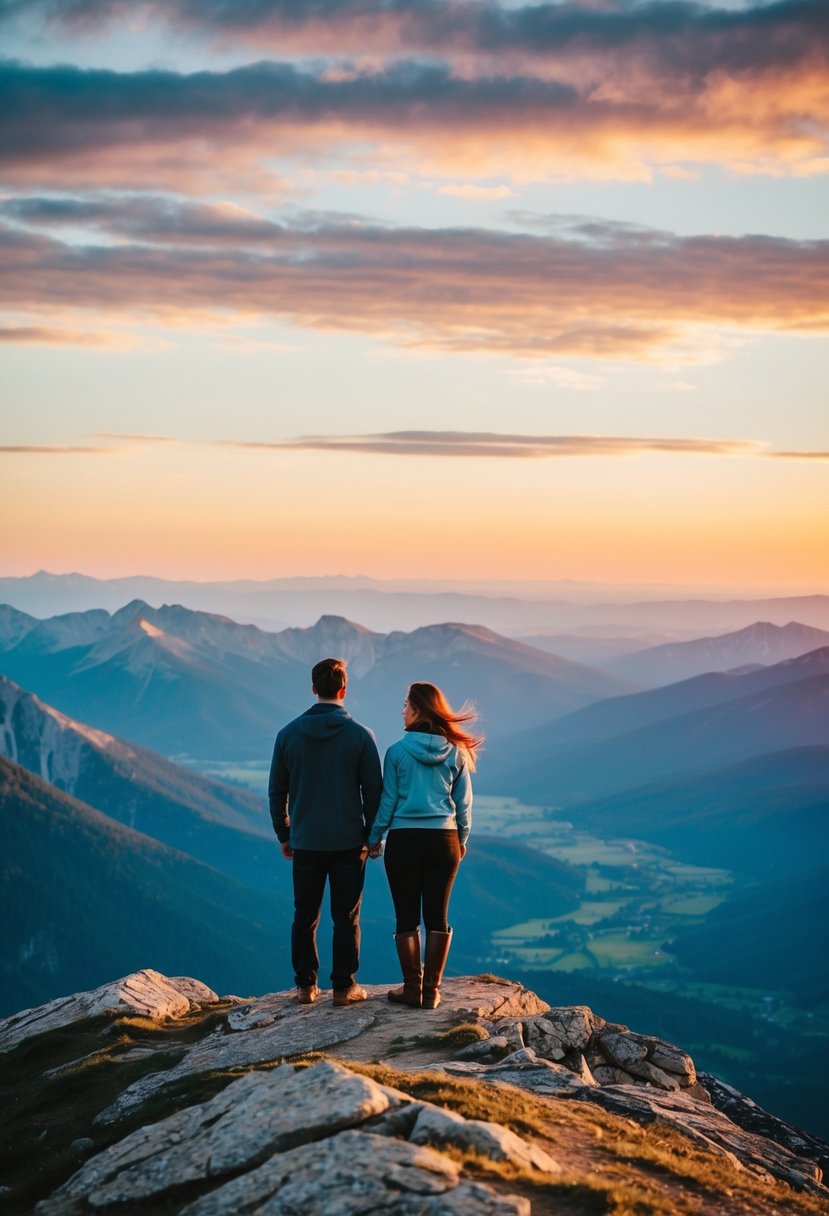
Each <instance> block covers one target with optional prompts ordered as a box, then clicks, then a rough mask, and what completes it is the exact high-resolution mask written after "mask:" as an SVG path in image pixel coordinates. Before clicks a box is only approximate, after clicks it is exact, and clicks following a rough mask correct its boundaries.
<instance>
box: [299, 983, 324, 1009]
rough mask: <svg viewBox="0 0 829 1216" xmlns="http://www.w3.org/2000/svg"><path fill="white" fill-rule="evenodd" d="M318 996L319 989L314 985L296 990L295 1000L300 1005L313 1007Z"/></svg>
mask: <svg viewBox="0 0 829 1216" xmlns="http://www.w3.org/2000/svg"><path fill="white" fill-rule="evenodd" d="M318 994H319V988H318V987H317V986H316V984H311V985H309V987H308V988H297V990H296V999H297V1002H298V1004H300V1005H313V1003H314V1001H315V1000H316V999H317V996H318Z"/></svg>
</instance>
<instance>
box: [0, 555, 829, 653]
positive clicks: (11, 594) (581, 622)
mask: <svg viewBox="0 0 829 1216" xmlns="http://www.w3.org/2000/svg"><path fill="white" fill-rule="evenodd" d="M135 599H142V600H145V601H147V602H149V603H151V604H155V605H160V604H162V603H165V602H166V603H181V604H184V605H186V606H187V607H188V608H191V609H198V610H200V611H204V612H210V613H219V614H224V615H227V616H230V617H233V618H234V619H235V620H243V621H247V622H251V623H254V624H258V625H260V626H262V627H264V628H266V629H281V628H284V627H286V626H307V625H310V624H312V623H313V622H314V621H316V620H317V618H318V617H320V616H322V615H332V614H333V615H345V616H347V617H350V618H352V619H354V620H358V621H361V622H362V623H363V624H364V625H366V626H368V627H369V628H371V629H374V630H377V631H378V632H388V631H390V630H395V629H402V630H411V629H416V628H419V627H420V626H422V625H433V624H438V623H440V622H442V621H475V622H478V623H480V624H482V625H486V626H488V627H489V628H490V629H495V630H497V631H498V632H500V633H507V634H512V635H521V634H528V633H530V634H532V633H548V634H549V633H560V632H568V633H570V632H573V631H574V630H577V631H579V632H581V631H588V632H589V631H591V630H592V631H594V632H595V631H596V630H597V629H598V631H599V632H600V633H601V634H602V635H603V636H606V637H614V636H617V635H618V636H622V637H624V636H627V633H628V631H630V630H631V629H634V630H636V631H638V632H640V633H641V634H642V635H644V636H650V635H652V634H661V635H662V636H664V635H665V632H666V631H669V632H671V633H673V634H674V635H680V636H685V637H693V636H700V635H701V634H704V633H708V634H714V633H725V632H727V631H729V630H734V629H743V628H745V627H746V626H747V625H750V624H751V623H752V622H754V621H757V620H766V621H771V622H773V623H774V624H777V625H785V624H786V622H787V621H792V620H797V621H802V622H803V623H805V624H807V625H812V626H814V627H815V628H818V629H829V597H827V596H825V595H796V596H772V597H769V596H762V597H760V598H751V597H747V598H745V599H723V598H715V597H712V598H710V599H701V598H699V597H696V596H695V597H693V598H692V597H688V598H681V596H680V595H678V594H676V593H675V592H673V591H672V590H671V589H670V588H657V589H655V590H654V589H651V588H627V587H613V586H609V585H604V586H603V585H600V584H574V583H570V582H567V581H563V582H560V583H533V584H521V583H517V584H516V583H498V582H495V583H485V584H474V583H469V582H468V581H462V580H454V581H452V580H446V581H444V582H439V583H435V582H428V581H423V580H419V581H415V580H397V581H391V582H384V581H380V580H376V579H370V578H345V577H333V578H316V579H312V578H295V579H271V580H267V581H263V582H255V581H252V580H240V581H236V582H224V583H222V582H213V583H196V582H186V581H181V580H166V579H159V578H150V577H144V576H132V577H129V578H120V579H95V578H90V577H88V576H86V575H83V574H49V573H47V572H46V571H39V572H38V573H37V574H34V575H31V576H28V577H26V578H2V579H0V601H5V602H7V603H9V604H13V605H14V606H15V607H16V608H19V609H21V610H23V611H25V612H30V613H32V614H33V615H35V616H39V617H40V616H50V615H53V614H55V613H64V612H74V611H78V610H84V609H89V608H107V609H109V610H110V611H113V610H116V609H118V608H120V607H122V606H123V605H124V604H126V603H128V602H130V601H132V600H135ZM572 657H578V656H572Z"/></svg>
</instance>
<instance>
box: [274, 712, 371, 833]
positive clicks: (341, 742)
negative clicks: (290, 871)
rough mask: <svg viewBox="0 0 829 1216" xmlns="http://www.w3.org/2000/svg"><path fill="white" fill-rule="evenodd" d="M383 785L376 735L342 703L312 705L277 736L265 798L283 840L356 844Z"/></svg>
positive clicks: (363, 831)
mask: <svg viewBox="0 0 829 1216" xmlns="http://www.w3.org/2000/svg"><path fill="white" fill-rule="evenodd" d="M382 789H383V776H382V772H381V769H380V757H379V755H378V754H377V744H376V743H375V742H374V736H373V735H372V734H371V731H369V730H367V729H366V728H365V726H362V725H361V724H360V723H359V722H355V721H354V719H353V718H352V716H351V714H350V713H348V712H347V710H345V709H343V708H342V706H340V705H328V704H317V705H312V706H311V708H310V709H308V710H306V711H305V713H304V714H300V716H299V717H298V718H294V720H293V722H289V723H288V725H287V726H284V727H283V728H282V730H281V731H280V732H279V734H278V735H277V736H276V744H275V745H274V749H273V760H272V762H271V776H270V781H269V783H268V800H269V802H270V808H271V819H272V820H273V826H274V830H275V832H276V835H277V837H278V838H279V840H280V842H281V843H282V844H285V843H286V842H287V841H290V843H291V846H292V847H293V848H295V849H320V850H329V849H331V850H333V849H357V848H360V846H361V845H363V844H364V843H365V840H366V837H367V836H368V831H369V828H370V827H371V825H372V822H373V821H374V816H375V815H376V814H377V807H378V805H379V802H380V794H381V793H382Z"/></svg>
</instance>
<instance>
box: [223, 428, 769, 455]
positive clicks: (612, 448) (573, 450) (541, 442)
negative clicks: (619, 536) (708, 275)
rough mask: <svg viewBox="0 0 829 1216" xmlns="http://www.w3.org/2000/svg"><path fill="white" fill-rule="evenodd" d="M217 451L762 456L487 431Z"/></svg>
mask: <svg viewBox="0 0 829 1216" xmlns="http://www.w3.org/2000/svg"><path fill="white" fill-rule="evenodd" d="M222 444H223V446H226V447H234V448H243V449H248V450H265V451H271V450H279V451H285V450H291V451H296V450H301V451H313V452H363V453H372V454H378V455H384V456H474V457H508V458H510V459H514V458H518V459H529V460H533V459H534V460H538V459H544V458H549V457H560V456H636V455H642V454H643V453H654V452H659V453H665V452H671V453H675V454H683V455H691V456H756V455H764V454H765V453H766V451H767V446H766V445H765V444H763V443H759V442H757V441H755V440H751V439H699V438H670V437H662V438H653V437H651V438H640V437H636V436H630V435H510V434H497V433H493V432H489V431H389V432H387V433H381V434H374V435H302V436H299V437H297V438H295V439H287V440H282V441H276V442H273V443H268V442H262V441H257V440H251V441H244V440H238V439H229V440H224V441H222Z"/></svg>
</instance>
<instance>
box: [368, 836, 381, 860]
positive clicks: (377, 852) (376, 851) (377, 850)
mask: <svg viewBox="0 0 829 1216" xmlns="http://www.w3.org/2000/svg"><path fill="white" fill-rule="evenodd" d="M368 855H369V857H370V858H371V860H372V861H376V860H377V858H378V857H382V855H383V842H382V840H379V841H378V842H377V844H373V845H372V846H371V848H370V849H369V851H368Z"/></svg>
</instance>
